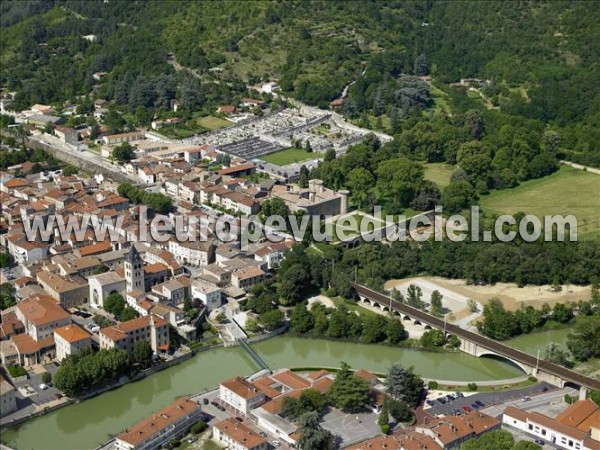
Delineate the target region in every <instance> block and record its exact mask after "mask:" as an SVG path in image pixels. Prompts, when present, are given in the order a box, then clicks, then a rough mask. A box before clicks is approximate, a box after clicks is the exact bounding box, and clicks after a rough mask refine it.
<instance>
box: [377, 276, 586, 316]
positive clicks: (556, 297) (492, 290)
mask: <svg viewBox="0 0 600 450" xmlns="http://www.w3.org/2000/svg"><path fill="white" fill-rule="evenodd" d="M413 279H415V278H406V279H403V280H390V281H388V282H387V283H386V288H388V289H390V288H391V287H393V286H396V285H400V284H404V283H407V282H409V281H410V280H413ZM418 279H420V280H426V281H429V282H431V283H433V284H435V285H438V286H440V287H442V288H445V289H447V290H449V291H452V292H455V293H456V294H458V296H462V297H467V298H472V299H474V300H476V301H478V302H481V303H483V304H485V303H486V302H487V301H489V300H490V299H492V298H494V297H497V298H499V299H500V300H501V301H502V303H503V304H504V307H505V308H506V309H508V310H511V311H515V310H517V309H519V308H520V307H521V305H522V304H524V305H532V306H535V307H536V308H539V307H541V306H542V305H543V304H544V303H548V304H549V305H550V306H554V304H555V303H565V302H568V301H578V300H589V299H590V296H591V288H590V287H589V286H575V285H568V286H562V291H560V292H554V291H553V290H552V286H550V285H543V286H525V287H522V288H520V287H518V286H517V285H516V284H514V283H496V284H495V285H493V286H473V285H467V283H466V281H465V280H450V279H447V278H441V277H428V276H423V277H418ZM423 298H424V299H427V296H426V295H424V296H423Z"/></svg>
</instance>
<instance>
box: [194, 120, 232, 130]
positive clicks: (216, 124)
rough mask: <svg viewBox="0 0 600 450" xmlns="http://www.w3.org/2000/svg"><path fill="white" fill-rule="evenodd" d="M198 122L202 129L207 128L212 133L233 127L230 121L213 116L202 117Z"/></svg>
mask: <svg viewBox="0 0 600 450" xmlns="http://www.w3.org/2000/svg"><path fill="white" fill-rule="evenodd" d="M196 122H197V123H198V125H200V126H201V127H204V128H207V129H209V130H211V131H212V130H218V129H220V128H225V127H230V126H231V125H233V124H232V123H231V122H229V121H228V120H225V119H221V118H220V117H213V116H206V117H201V118H200V119H198V120H197V121H196Z"/></svg>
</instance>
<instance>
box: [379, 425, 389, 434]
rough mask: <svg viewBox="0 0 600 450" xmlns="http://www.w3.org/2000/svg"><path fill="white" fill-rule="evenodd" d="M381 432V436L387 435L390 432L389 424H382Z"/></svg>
mask: <svg viewBox="0 0 600 450" xmlns="http://www.w3.org/2000/svg"><path fill="white" fill-rule="evenodd" d="M381 432H382V433H383V434H388V433H389V432H390V425H389V424H387V423H386V424H383V425H381Z"/></svg>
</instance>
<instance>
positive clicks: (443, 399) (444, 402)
mask: <svg viewBox="0 0 600 450" xmlns="http://www.w3.org/2000/svg"><path fill="white" fill-rule="evenodd" d="M437 402H438V403H441V404H442V405H445V404H446V399H445V398H444V397H440V398H438V399H437Z"/></svg>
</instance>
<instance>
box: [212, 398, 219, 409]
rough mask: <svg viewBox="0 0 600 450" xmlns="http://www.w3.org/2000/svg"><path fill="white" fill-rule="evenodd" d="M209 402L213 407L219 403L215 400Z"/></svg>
mask: <svg viewBox="0 0 600 450" xmlns="http://www.w3.org/2000/svg"><path fill="white" fill-rule="evenodd" d="M210 404H211V405H213V406H214V407H215V408H216V407H218V406H219V404H218V403H217V402H216V401H215V400H213V401H212V402H210Z"/></svg>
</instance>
